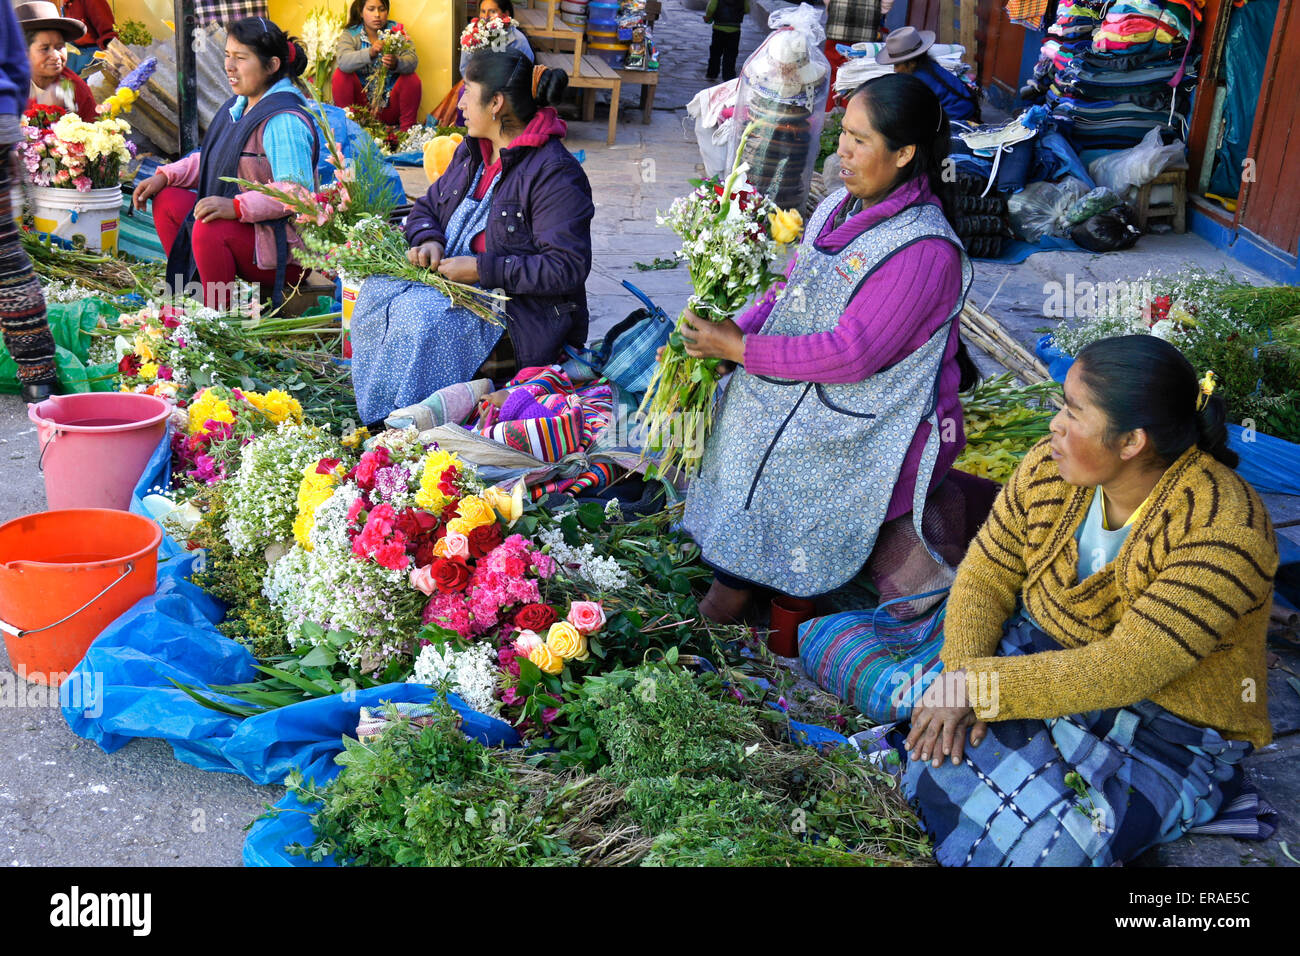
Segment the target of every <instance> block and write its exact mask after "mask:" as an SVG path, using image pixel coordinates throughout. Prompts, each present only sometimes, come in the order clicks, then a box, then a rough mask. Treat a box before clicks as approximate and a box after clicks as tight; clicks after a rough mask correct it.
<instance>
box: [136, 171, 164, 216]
mask: <svg viewBox="0 0 1300 956" xmlns="http://www.w3.org/2000/svg"><path fill="white" fill-rule="evenodd" d="M166 188H167V177H166V176H164V175H163V174H162V173H154V174H153V175H152V176H150V177H149V178H148V179H145V180H141V182H140V185H139V186H136V187H135V191H134V192H133V193H131V205H132V206H133V207H134V208H136V209H143V208H144V207H145V205H146V204H147V203H148V202H149V200H150V199H152V198H153V197H154V196H156V195H158V194H159V193H160V192H162V191H163V190H164V189H166Z"/></svg>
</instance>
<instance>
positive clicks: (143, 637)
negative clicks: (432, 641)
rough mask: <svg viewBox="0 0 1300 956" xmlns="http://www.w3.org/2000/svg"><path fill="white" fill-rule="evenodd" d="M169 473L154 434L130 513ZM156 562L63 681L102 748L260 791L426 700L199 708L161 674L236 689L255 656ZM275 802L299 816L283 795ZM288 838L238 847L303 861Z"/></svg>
mask: <svg viewBox="0 0 1300 956" xmlns="http://www.w3.org/2000/svg"><path fill="white" fill-rule="evenodd" d="M170 467H171V452H170V443H169V441H168V439H167V438H164V439H163V440H162V442H160V443H159V445H158V447H157V449H155V451H154V455H153V457H152V458H151V459H150V462H149V465H148V466H147V467H146V469H145V473H144V475H143V476H142V477H141V478H140V481H139V483H138V484H137V486H136V489H135V495H134V498H133V500H132V503H131V510H132V511H133V512H135V513H136V514H147V512H146V511H145V509H144V506H143V504H142V499H143V498H144V496H145V495H146V494H148V493H149V489H151V488H154V487H156V486H160V485H161V486H164V487H165V486H166V485H167V482H168V477H169V475H170ZM158 557H159V565H158V590H157V592H156V593H154V594H153V595H150V596H149V597H147V598H144V599H142V600H141V601H139V602H137V603H136V604H135V605H134V606H133V607H131V609H130V610H128V611H127V612H126V613H125V614H123V615H122V616H121V617H119V618H118V619H117V620H116V621H114V622H113V623H112V624H111V625H110V626H109V627H108V629H107V630H105V631H104V632H103V633H102V634H100V636H99V637H97V638H96V639H95V642H94V643H93V644H92V645H91V647H90V650H89V651H88V652H87V653H86V656H85V658H84V659H83V660H82V661H81V663H80V664H78V665H77V667H76V668H75V669H74V671H73V674H72V676H71V677H70V678H69V680H70V681H76V682H77V683H75V684H73V686H76V687H81V688H84V689H85V691H86V692H85V693H83V694H82V695H81V696H80V700H77V699H76V697H75V696H72V697H70V700H77V703H78V704H79V706H77V707H73V706H71V704H69V706H67V707H64V708H63V716H64V719H66V720H67V722H68V726H69V727H70V728H72V730H73V731H74V732H75V733H77V734H79V735H81V736H82V737H85V738H87V739H89V740H93V741H94V742H95V743H97V744H98V745H99V746H100V747H101V748H102V749H103V750H104V751H105V752H108V753H112V752H113V751H115V750H117V749H119V748H120V747H122V746H124V745H125V744H127V743H128V742H130V741H131V740H132V739H133V738H136V737H153V738H159V739H163V740H166V741H168V742H169V743H170V744H171V746H172V750H173V752H174V753H175V754H176V759H178V760H181V761H183V762H184V763H188V764H191V765H192V766H195V767H198V768H200V769H202V770H214V771H219V772H223V773H238V774H242V775H243V776H245V777H247V778H248V779H249V780H251V781H253V782H254V783H259V784H279V783H281V782H282V781H283V780H284V778H285V777H286V776H287V775H288V774H289V772H290V771H293V770H299V771H301V772H302V773H303V775H304V776H305V777H309V778H314V779H315V780H317V781H318V782H323V781H325V780H329V779H331V778H332V777H333V776H334V775H335V774H336V773H338V770H339V768H338V767H337V765H336V764H335V763H334V758H335V756H337V755H338V754H339V753H340V752H342V750H343V737H344V736H345V735H351V734H353V733H354V732H355V730H356V727H357V721H358V717H359V714H360V710H361V708H362V707H378V706H379V705H380V703H381V702H383V701H394V702H403V701H409V702H413V703H427V702H429V701H431V700H433V699H434V697H435V695H436V691H434V690H433V689H432V688H429V687H427V686H425V685H422V684H385V685H384V686H382V687H375V688H371V689H369V690H362V691H356V692H354V693H351V694H339V695H335V696H332V697H323V698H317V699H315V700H309V701H304V702H302V703H298V704H292V705H290V706H288V707H282V708H280V709H278V710H273V711H268V712H266V713H262V714H258V715H256V716H253V717H247V718H240V717H233V716H230V715H227V714H222V713H219V712H218V711H215V710H212V709H210V708H207V707H204V706H203V705H201V704H199V703H198V702H197V701H195V700H194V699H192V698H191V697H190V696H189V695H187V694H186V693H185V692H184V691H182V690H180V689H179V688H177V687H176V686H174V685H173V684H172V683H171V682H170V681H168V679H167V678H169V677H171V678H175V679H176V680H177V681H179V682H180V683H183V684H187V685H191V686H196V687H200V688H206V687H208V686H209V685H212V684H237V683H241V682H244V681H250V680H253V679H255V678H256V677H257V676H258V672H257V671H255V670H254V669H253V665H254V664H255V663H256V660H255V659H254V657H253V655H252V654H251V653H249V651H248V650H247V649H246V648H245V647H244V646H243V645H241V644H239V643H238V642H236V641H233V640H231V639H229V638H227V637H225V636H224V635H222V634H221V632H220V631H218V630H217V628H216V624H217V623H218V622H219V621H220V620H221V619H222V617H223V616H224V614H225V608H224V607H222V606H221V604H220V603H219V602H217V601H215V600H213V599H212V598H211V597H210V596H208V595H207V594H206V593H205V592H204V591H203V590H202V589H201V588H199V587H196V586H195V585H193V584H191V583H190V582H189V581H187V580H186V578H187V577H188V575H189V574H190V572H191V567H192V564H193V562H194V556H193V555H191V554H189V553H187V552H186V551H185V550H184V548H183V547H182V546H181V545H180V544H178V543H177V542H176V541H173V540H172V539H171V538H170V537H168V536H166V535H164V536H163V542H162V545H161V546H160V547H159V551H158ZM92 675H93V680H92V679H91V677H92ZM448 700H449V702H450V703H451V705H452V707H454V708H455V709H456V710H457V711H458V712H459V713H460V715H461V718H462V721H463V722H462V729H463V730H464V731H465V734H466V735H467V736H469V737H471V738H473V739H475V740H478V741H480V742H481V743H483V744H485V745H487V746H502V747H515V746H518V745H519V735H518V734H517V733H516V732H515V730H514V728H513V727H511V726H510V725H509V724H507V723H505V722H504V721H501V720H497V719H495V718H493V717H488V716H486V715H484V714H480V713H478V712H477V711H474V710H471V709H470V708H469V707H468V706H466V705H465V704H464V703H463V702H462V701H461V700H460V699H459V698H457V697H456V696H455V695H448ZM281 803H283V804H284V805H285V806H292V807H294V808H295V809H305V808H303V807H301V805H300V804H298V802H297V800H296V799H295V798H294V797H292V796H291V795H289V796H287V797H286V798H285V800H282V801H281ZM295 841H302V842H305V843H310V842H311V825H310V823H309V821H308V816H307V814H305V813H286V814H283V815H281V816H279V817H277V818H275V819H267V820H262V821H259V823H258V824H257V826H255V827H254V828H253V832H252V833H251V834H250V836H249V838H248V842H247V845H246V846H245V849H244V859H245V862H246V863H249V864H252V865H302V864H304V863H305V862H306V861H305V860H304V859H303V858H301V857H291V856H289V855H288V854H287V853H285V852H284V847H285V846H286V845H288V844H290V843H293V842H295Z"/></svg>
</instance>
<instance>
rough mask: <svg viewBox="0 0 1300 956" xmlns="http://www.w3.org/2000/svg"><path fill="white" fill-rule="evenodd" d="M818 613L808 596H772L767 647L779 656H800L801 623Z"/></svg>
mask: <svg viewBox="0 0 1300 956" xmlns="http://www.w3.org/2000/svg"><path fill="white" fill-rule="evenodd" d="M815 614H816V609H815V606H814V605H813V602H812V601H810V600H808V599H807V598H797V597H790V596H789V595H785V594H778V595H777V596H776V597H774V598H772V609H771V618H770V625H771V630H769V631H768V632H767V649H768V650H769V651H771V652H772V653H773V654H776V655H777V656H778V657H798V656H799V625H800V624H802V623H804V621H810V620H812V618H813V616H814V615H815Z"/></svg>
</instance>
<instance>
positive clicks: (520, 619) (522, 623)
mask: <svg viewBox="0 0 1300 956" xmlns="http://www.w3.org/2000/svg"><path fill="white" fill-rule="evenodd" d="M555 621H556V615H555V612H554V611H552V610H551V609H550V607H549V606H547V605H545V604H525V605H524V606H523V607H521V608H520V609H519V613H517V614H516V615H515V627H517V628H519V629H520V630H522V631H536V632H537V633H538V634H540V633H542V632H543V631H545V630H546V629H547V628H548V627H550V626H551V625H552V624H554V623H555Z"/></svg>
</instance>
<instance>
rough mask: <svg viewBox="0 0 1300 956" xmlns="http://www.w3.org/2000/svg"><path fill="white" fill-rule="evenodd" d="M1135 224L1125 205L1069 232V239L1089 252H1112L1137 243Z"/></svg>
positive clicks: (1085, 222)
mask: <svg viewBox="0 0 1300 956" xmlns="http://www.w3.org/2000/svg"><path fill="white" fill-rule="evenodd" d="M1140 235H1142V233H1141V232H1139V231H1138V227H1137V222H1136V221H1135V220H1134V218H1133V213H1132V211H1131V210H1130V209H1129V207H1128V206H1127V205H1123V204H1121V205H1119V206H1113V207H1111V208H1110V209H1107V210H1106V211H1105V212H1099V213H1097V215H1095V216H1093V217H1091V218H1090V219H1085V220H1084V221H1083V222H1081V223H1079V224H1078V225H1077V226H1075V227H1074V228H1073V229H1071V230H1070V238H1071V239H1073V240H1074V241H1075V242H1077V243H1078V244H1079V245H1081V246H1083V248H1085V249H1087V250H1088V251H1089V252H1114V251H1115V250H1116V249H1127V248H1128V247H1129V246H1131V245H1133V243H1135V242H1137V240H1138V236H1140Z"/></svg>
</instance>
